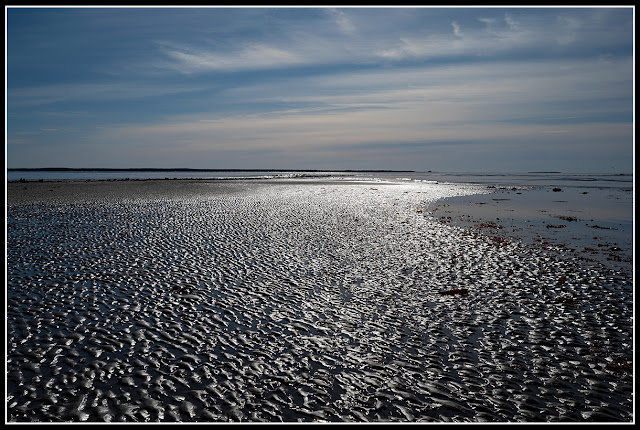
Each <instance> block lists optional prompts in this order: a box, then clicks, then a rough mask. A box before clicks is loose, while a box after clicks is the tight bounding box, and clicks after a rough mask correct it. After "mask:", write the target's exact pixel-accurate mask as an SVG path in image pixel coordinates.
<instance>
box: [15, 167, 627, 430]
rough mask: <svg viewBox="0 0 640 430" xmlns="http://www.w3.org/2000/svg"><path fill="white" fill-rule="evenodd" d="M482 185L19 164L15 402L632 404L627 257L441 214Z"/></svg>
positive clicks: (105, 415)
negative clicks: (590, 252)
mask: <svg viewBox="0 0 640 430" xmlns="http://www.w3.org/2000/svg"><path fill="white" fill-rule="evenodd" d="M487 192H488V191H487V188H486V187H484V186H480V185H460V184H442V183H441V184H437V183H424V182H401V181H395V182H394V181H386V182H374V181H347V180H344V179H340V178H337V179H336V178H327V179H322V180H317V179H313V180H311V179H306V180H300V179H298V180H290V179H273V180H234V181H207V180H175V181H162V180H153V181H92V182H26V183H20V182H12V183H9V184H8V209H7V210H8V220H7V236H8V237H7V239H8V244H7V245H8V246H7V251H8V260H7V266H8V276H7V279H8V286H7V299H8V301H7V347H8V351H7V352H8V356H7V357H8V362H7V370H8V375H7V377H8V380H7V386H8V396H7V412H8V414H7V417H8V421H11V422H32V421H37V422H61V421H74V422H75V421H80V422H84V421H99V422H103V421H107V422H120V421H127V422H148V421H151V422H155V421H161V422H165V421H166V422H175V421H183V422H223V421H243V422H280V421H285V422H295V421H303V422H311V421H320V422H347V421H355V422H367V421H373V422H385V421H394V422H418V421H426V422H448V421H454V422H485V421H488V422H491V421H493V422H507V421H512V422H515V421H530V422H547V421H552V422H556V421H569V422H584V421H612V422H630V421H632V420H633V398H632V393H633V389H632V383H633V379H632V330H633V320H632V315H633V303H632V274H631V273H632V271H631V262H627V263H626V264H625V263H624V262H617V263H618V264H617V266H615V267H614V266H611V265H607V264H605V263H606V261H588V260H585V259H579V258H574V257H573V256H572V255H569V254H566V253H564V251H563V250H558V249H552V248H551V247H543V246H532V245H531V244H527V243H524V242H521V241H518V240H516V239H515V238H513V237H511V238H507V237H503V239H502V240H501V241H499V242H498V241H496V240H493V237H494V236H495V235H494V236H492V235H488V234H477V233H478V232H477V231H472V230H470V229H469V228H465V227H464V226H461V225H457V224H455V223H449V222H443V220H442V219H440V215H436V214H433V210H434V209H435V208H436V207H438V211H439V212H440V213H441V214H443V212H442V211H444V210H446V206H443V202H446V200H442V199H443V198H450V197H454V196H460V197H457V198H465V197H464V196H467V197H469V198H472V197H473V196H476V195H484V194H486V193H487ZM491 196H493V195H491ZM496 198H497V197H496ZM450 215H451V214H449V216H450ZM454 218H455V216H454ZM445 220H446V217H445ZM557 221H558V220H557Z"/></svg>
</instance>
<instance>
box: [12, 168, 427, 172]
mask: <svg viewBox="0 0 640 430" xmlns="http://www.w3.org/2000/svg"><path fill="white" fill-rule="evenodd" d="M7 171H9V172H362V173H366V172H388V173H396V172H397V173H414V172H415V170H353V169H345V170H337V169H330V170H323V169H191V168H181V167H178V168H154V167H147V168H137V167H136V168H111V167H78V168H76V167H34V168H7Z"/></svg>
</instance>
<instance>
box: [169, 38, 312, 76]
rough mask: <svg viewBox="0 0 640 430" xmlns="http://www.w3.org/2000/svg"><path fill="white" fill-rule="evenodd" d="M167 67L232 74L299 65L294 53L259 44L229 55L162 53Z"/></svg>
mask: <svg viewBox="0 0 640 430" xmlns="http://www.w3.org/2000/svg"><path fill="white" fill-rule="evenodd" d="M165 54H166V56H167V57H168V58H169V62H168V63H167V67H169V68H172V69H175V70H177V71H179V72H181V73H187V74H190V73H202V72H212V71H234V70H254V69H269V68H276V67H280V68H282V67H288V66H292V65H296V64H301V63H303V59H302V58H300V57H298V55H296V54H295V53H292V52H289V51H287V50H286V49H281V48H277V47H273V46H269V45H268V44H263V43H249V44H244V45H243V46H242V47H241V48H239V49H237V50H235V51H232V52H216V51H207V50H202V49H200V50H195V49H186V50H182V51H179V50H176V49H171V50H166V51H165Z"/></svg>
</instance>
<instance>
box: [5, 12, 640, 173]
mask: <svg viewBox="0 0 640 430" xmlns="http://www.w3.org/2000/svg"><path fill="white" fill-rule="evenodd" d="M6 20H7V22H6V33H7V38H6V45H7V49H6V70H7V76H6V94H7V96H6V112H7V113H6V117H7V127H6V142H7V143H6V153H7V167H10V168H18V167H124V168H131V167H189V168H216V169H224V168H241V169H272V168H275V169H395V170H417V171H424V170H433V171H507V172H519V171H530V170H560V171H564V172H605V173H611V172H631V171H632V170H633V157H634V149H633V142H634V122H633V113H634V110H633V101H634V68H633V57H634V48H633V32H634V9H633V8H631V7H619V8H615V7H612V8H494V7H486V8H464V7H460V8H430V7H424V8H404V7H401V8H388V7H377V8H361V7H353V8H337V9H334V8H317V7H315V8H290V7H282V8H280V7H278V8H258V7H247V8H242V7H241V8H218V7H214V8H167V7H162V8H17V7H16V8H12V7H9V8H6Z"/></svg>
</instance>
